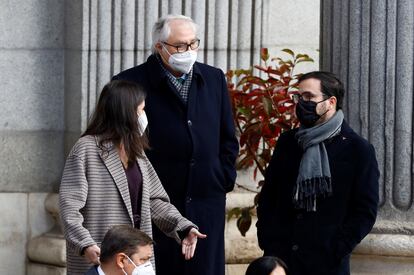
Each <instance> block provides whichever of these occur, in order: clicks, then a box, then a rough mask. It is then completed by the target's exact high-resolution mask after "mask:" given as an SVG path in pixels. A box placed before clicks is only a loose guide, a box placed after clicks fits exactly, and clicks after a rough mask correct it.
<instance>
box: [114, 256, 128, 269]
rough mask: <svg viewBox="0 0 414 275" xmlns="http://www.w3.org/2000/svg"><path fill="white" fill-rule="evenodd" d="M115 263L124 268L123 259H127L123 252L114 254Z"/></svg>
mask: <svg viewBox="0 0 414 275" xmlns="http://www.w3.org/2000/svg"><path fill="white" fill-rule="evenodd" d="M114 257H115V263H116V265H117V266H118V267H119V268H124V267H125V263H124V262H125V261H127V260H128V259H127V258H126V255H125V254H124V253H116V254H115V256H114Z"/></svg>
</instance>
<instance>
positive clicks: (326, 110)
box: [316, 96, 332, 118]
mask: <svg viewBox="0 0 414 275" xmlns="http://www.w3.org/2000/svg"><path fill="white" fill-rule="evenodd" d="M331 97H332V96H330V97H328V98H326V99H324V100H321V101H319V102H316V106H318V104H319V103H322V102H324V101H327V100H328V99H330V98H331ZM327 112H329V109H328V110H326V112H325V113H323V114H321V115H319V117H320V118H321V117H323V116H324V115H326V113H327Z"/></svg>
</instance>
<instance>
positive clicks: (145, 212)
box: [137, 158, 151, 227]
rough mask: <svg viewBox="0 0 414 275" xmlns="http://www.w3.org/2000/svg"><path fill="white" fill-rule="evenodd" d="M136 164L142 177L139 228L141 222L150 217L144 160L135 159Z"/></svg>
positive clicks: (147, 178) (147, 180)
mask: <svg viewBox="0 0 414 275" xmlns="http://www.w3.org/2000/svg"><path fill="white" fill-rule="evenodd" d="M137 163H138V166H139V168H140V171H141V175H142V198H141V227H142V222H144V221H146V220H147V217H148V216H149V215H150V209H151V208H150V184H151V183H150V181H149V176H148V168H147V163H146V161H145V159H143V158H137Z"/></svg>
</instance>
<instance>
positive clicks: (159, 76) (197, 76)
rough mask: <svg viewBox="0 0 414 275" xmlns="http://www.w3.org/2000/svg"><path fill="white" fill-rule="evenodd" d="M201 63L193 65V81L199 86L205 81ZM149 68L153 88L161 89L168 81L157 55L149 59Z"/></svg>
mask: <svg viewBox="0 0 414 275" xmlns="http://www.w3.org/2000/svg"><path fill="white" fill-rule="evenodd" d="M199 64H200V63H198V62H196V63H194V65H193V80H196V81H197V84H200V85H201V84H203V83H204V82H205V79H204V77H203V75H202V73H201V71H200V65H199ZM147 66H148V71H149V76H150V81H151V86H152V87H157V88H158V87H160V85H161V84H163V83H165V82H166V81H167V76H166V75H165V73H164V71H163V70H162V68H161V67H160V64H159V62H158V60H157V57H156V56H155V54H152V55H150V56H149V57H148V59H147ZM160 80H163V81H160Z"/></svg>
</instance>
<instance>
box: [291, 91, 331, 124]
mask: <svg viewBox="0 0 414 275" xmlns="http://www.w3.org/2000/svg"><path fill="white" fill-rule="evenodd" d="M327 99H328V98H327ZM327 99H324V100H322V101H319V102H313V101H305V100H303V99H299V101H298V103H297V104H296V116H297V118H298V119H299V122H300V124H302V125H303V126H305V127H307V128H309V127H313V126H314V125H315V123H316V122H317V121H318V119H320V118H321V116H323V115H324V114H326V113H327V112H328V111H326V112H325V113H324V114H322V115H318V113H316V106H317V105H318V104H319V103H321V102H323V101H325V100H327Z"/></svg>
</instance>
